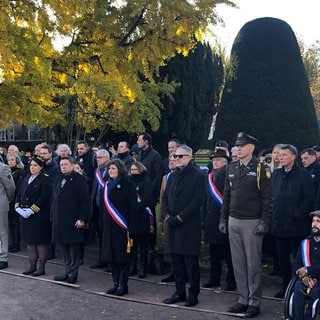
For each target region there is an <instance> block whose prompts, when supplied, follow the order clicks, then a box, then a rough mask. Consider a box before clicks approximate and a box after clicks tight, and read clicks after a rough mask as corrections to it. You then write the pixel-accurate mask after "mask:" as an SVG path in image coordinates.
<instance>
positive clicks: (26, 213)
mask: <svg viewBox="0 0 320 320" xmlns="http://www.w3.org/2000/svg"><path fill="white" fill-rule="evenodd" d="M22 210H23V211H24V217H25V218H26V219H27V218H29V217H30V216H31V215H32V214H34V211H33V210H32V209H30V208H23V209H22Z"/></svg>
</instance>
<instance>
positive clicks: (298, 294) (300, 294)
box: [293, 280, 320, 320]
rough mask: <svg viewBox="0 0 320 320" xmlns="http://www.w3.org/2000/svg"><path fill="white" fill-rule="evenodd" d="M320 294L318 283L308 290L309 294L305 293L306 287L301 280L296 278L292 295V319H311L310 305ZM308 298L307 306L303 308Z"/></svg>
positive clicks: (319, 284)
mask: <svg viewBox="0 0 320 320" xmlns="http://www.w3.org/2000/svg"><path fill="white" fill-rule="evenodd" d="M319 296H320V283H319V282H318V283H317V284H316V285H315V286H314V287H313V288H312V289H311V291H310V294H308V295H307V294H306V287H305V285H304V284H303V282H302V281H301V280H298V281H297V282H296V283H295V286H294V296H293V319H294V320H313V319H316V316H315V317H312V305H313V302H314V301H315V300H316V299H318V298H319ZM307 300H308V307H307V309H306V310H305V304H306V301H307Z"/></svg>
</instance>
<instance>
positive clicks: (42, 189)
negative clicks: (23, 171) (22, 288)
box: [15, 156, 52, 277]
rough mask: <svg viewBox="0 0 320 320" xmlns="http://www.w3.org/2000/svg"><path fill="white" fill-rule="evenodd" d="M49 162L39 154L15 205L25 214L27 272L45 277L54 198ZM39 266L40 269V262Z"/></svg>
mask: <svg viewBox="0 0 320 320" xmlns="http://www.w3.org/2000/svg"><path fill="white" fill-rule="evenodd" d="M44 166H45V163H44V161H43V160H42V158H40V157H39V156H37V157H35V158H33V159H32V160H31V162H30V166H29V171H30V173H29V174H28V175H27V176H26V177H25V178H24V179H23V181H22V183H21V187H20V188H19V190H18V193H17V197H16V204H15V208H16V211H17V212H18V213H19V214H20V215H21V217H20V230H21V238H22V241H24V242H26V243H27V248H28V255H29V261H30V267H29V269H27V270H26V271H24V272H23V274H26V275H32V276H35V277H36V276H41V275H43V274H45V264H46V261H47V256H48V243H49V241H50V234H51V233H50V199H51V193H52V189H51V182H50V179H49V177H48V176H47V175H45V174H44V172H43V171H44ZM38 260H39V265H38V268H37V262H38Z"/></svg>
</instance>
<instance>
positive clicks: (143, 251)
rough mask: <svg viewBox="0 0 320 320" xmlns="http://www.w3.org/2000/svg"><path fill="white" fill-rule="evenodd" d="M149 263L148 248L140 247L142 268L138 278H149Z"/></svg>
mask: <svg viewBox="0 0 320 320" xmlns="http://www.w3.org/2000/svg"><path fill="white" fill-rule="evenodd" d="M147 263H148V247H142V246H141V247H140V268H139V273H138V277H139V278H140V279H143V278H145V277H146V276H147Z"/></svg>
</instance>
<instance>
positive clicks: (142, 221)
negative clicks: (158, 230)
mask: <svg viewBox="0 0 320 320" xmlns="http://www.w3.org/2000/svg"><path fill="white" fill-rule="evenodd" d="M129 180H130V181H132V182H133V183H134V185H135V189H136V199H137V205H138V210H139V213H138V217H137V220H136V221H135V223H134V225H132V228H131V230H130V231H131V235H132V239H133V246H132V252H131V262H130V271H129V276H133V275H135V274H137V262H138V254H139V253H140V266H139V272H138V277H139V278H145V277H146V275H147V260H148V245H149V243H148V241H146V239H148V238H149V234H150V233H153V232H154V229H153V228H154V224H155V223H156V221H154V217H153V215H151V214H152V211H151V209H150V207H151V206H152V205H153V192H152V183H151V182H150V181H149V179H148V178H147V169H146V167H145V166H144V165H143V164H142V163H141V162H134V163H132V164H131V166H130V173H129Z"/></svg>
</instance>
